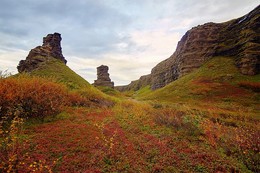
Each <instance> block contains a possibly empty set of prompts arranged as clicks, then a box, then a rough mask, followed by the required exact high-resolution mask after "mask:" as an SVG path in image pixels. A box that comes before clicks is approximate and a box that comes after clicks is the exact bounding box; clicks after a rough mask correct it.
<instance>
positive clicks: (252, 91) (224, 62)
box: [136, 57, 260, 106]
mask: <svg viewBox="0 0 260 173" xmlns="http://www.w3.org/2000/svg"><path fill="white" fill-rule="evenodd" d="M234 64H235V62H234V59H233V58H229V57H215V58H213V59H212V60H210V61H208V62H207V63H205V64H204V65H203V66H202V67H201V68H199V69H198V70H196V71H194V72H193V73H190V74H188V75H186V76H183V77H182V78H180V79H178V80H176V81H174V82H172V83H171V84H169V85H167V86H165V87H164V88H161V89H158V90H155V91H149V89H148V88H143V90H146V91H142V90H140V91H139V92H137V93H136V97H137V98H139V99H142V100H158V101H161V102H172V103H173V102H178V103H187V102H192V101H194V102H196V104H199V103H198V102H197V101H202V104H203V103H207V104H208V103H209V102H214V103H219V104H220V103H227V102H233V103H237V104H239V105H242V106H248V105H249V104H257V103H259V86H260V75H255V76H247V75H242V74H241V73H239V72H238V69H237V68H236V67H235V65H234ZM147 90H148V91H147Z"/></svg>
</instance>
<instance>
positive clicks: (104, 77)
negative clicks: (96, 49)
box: [94, 65, 114, 88]
mask: <svg viewBox="0 0 260 173" xmlns="http://www.w3.org/2000/svg"><path fill="white" fill-rule="evenodd" d="M108 69H109V68H108V66H106V65H101V66H99V67H97V80H95V81H94V86H106V87H111V88H114V82H111V79H110V77H109V73H108Z"/></svg>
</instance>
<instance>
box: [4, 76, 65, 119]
mask: <svg viewBox="0 0 260 173" xmlns="http://www.w3.org/2000/svg"><path fill="white" fill-rule="evenodd" d="M67 103H68V91H67V89H66V87H65V86H63V85H61V84H58V83H55V82H52V81H50V80H48V79H44V78H40V77H29V76H21V77H17V78H14V77H9V78H5V79H1V80H0V116H1V117H3V116H9V117H11V116H12V115H13V114H14V112H16V111H19V112H20V114H21V115H23V116H25V117H44V116H46V115H54V114H56V113H58V112H60V111H61V110H62V107H63V106H64V105H67Z"/></svg>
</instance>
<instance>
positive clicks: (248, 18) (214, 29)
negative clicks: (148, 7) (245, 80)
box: [124, 6, 260, 89]
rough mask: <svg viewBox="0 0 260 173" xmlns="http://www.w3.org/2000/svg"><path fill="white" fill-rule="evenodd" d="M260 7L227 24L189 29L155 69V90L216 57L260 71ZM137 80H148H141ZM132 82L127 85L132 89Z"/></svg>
mask: <svg viewBox="0 0 260 173" xmlns="http://www.w3.org/2000/svg"><path fill="white" fill-rule="evenodd" d="M259 42H260V6H258V7H257V8H255V9H254V10H253V11H252V12H250V13H249V14H247V15H245V16H243V17H241V18H238V19H234V20H231V21H229V22H225V23H206V24H204V25H199V26H197V27H194V28H192V29H191V30H189V31H187V32H186V34H185V35H184V36H183V37H182V38H181V40H180V41H179V43H178V45H177V48H176V51H175V52H174V53H173V55H171V56H170V57H169V58H168V59H166V60H164V61H162V62H160V63H159V64H158V65H156V66H155V67H154V68H153V69H152V71H151V74H150V75H151V81H150V83H149V85H151V89H158V88H161V87H163V86H165V85H167V84H169V83H171V82H172V81H174V80H176V79H178V78H180V77H181V76H183V75H185V74H188V73H190V72H192V71H193V70H195V69H197V68H199V67H200V66H201V65H202V64H203V63H204V62H205V61H207V60H209V59H210V58H212V57H216V56H229V57H234V58H235V60H236V66H237V67H238V69H239V71H240V72H241V73H242V74H245V75H256V74H258V73H260V57H259V56H260V43H259ZM141 80H142V79H139V81H135V82H136V83H145V82H142V81H141ZM130 86H131V84H129V85H128V87H127V86H125V87H124V88H125V89H129V88H131V87H130Z"/></svg>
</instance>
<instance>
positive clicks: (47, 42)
mask: <svg viewBox="0 0 260 173" xmlns="http://www.w3.org/2000/svg"><path fill="white" fill-rule="evenodd" d="M60 42H61V35H60V34H59V33H54V34H48V35H47V36H46V37H43V44H42V46H37V47H36V48H34V49H32V50H31V51H30V52H29V55H28V56H27V57H26V60H21V61H20V62H19V65H18V66H17V69H18V72H19V73H21V72H31V71H33V70H35V69H37V68H39V67H40V66H41V65H42V64H43V63H45V62H46V61H48V60H50V59H51V58H55V59H58V60H60V61H62V62H64V63H65V64H66V63H67V61H66V59H65V58H64V56H63V55H62V48H61V45H60Z"/></svg>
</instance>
